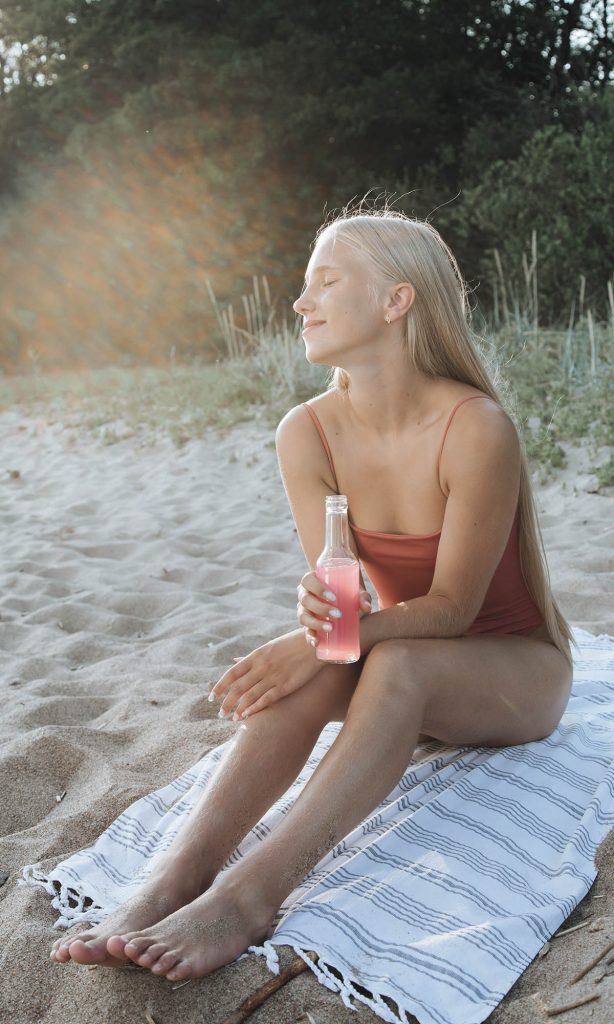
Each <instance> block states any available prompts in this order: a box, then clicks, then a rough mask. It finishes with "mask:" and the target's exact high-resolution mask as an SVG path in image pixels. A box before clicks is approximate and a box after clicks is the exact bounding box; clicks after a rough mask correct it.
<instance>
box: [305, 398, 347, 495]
mask: <svg viewBox="0 0 614 1024" xmlns="http://www.w3.org/2000/svg"><path fill="white" fill-rule="evenodd" d="M302 404H303V406H304V407H305V409H306V410H307V412H308V413H309V415H310V416H311V418H312V420H313V422H314V423H315V425H316V429H317V431H318V434H319V435H320V438H321V440H322V444H323V445H324V451H325V452H326V454H327V456H328V461H329V463H330V469H331V473H332V474H333V480H334V481H335V487H336V488H337V490H339V484H338V483H337V474H336V473H335V466H334V463H333V457H332V455H331V453H330V448H329V446H328V441H327V440H326V434H325V433H324V431H323V429H322V424H321V423H320V421H319V419H318V417H317V416H316V412H315V409H313V408H312V407H311V406H310V405H309V403H308V402H303V403H302Z"/></svg>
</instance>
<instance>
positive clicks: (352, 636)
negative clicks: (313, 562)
mask: <svg viewBox="0 0 614 1024" xmlns="http://www.w3.org/2000/svg"><path fill="white" fill-rule="evenodd" d="M358 570H359V566H358V562H357V561H356V560H355V559H351V560H350V559H345V558H335V559H331V560H330V563H329V564H324V565H319V566H317V568H316V576H317V577H318V579H319V580H321V581H322V583H324V584H325V586H326V588H327V589H328V590H332V592H333V594H334V595H335V596H336V598H337V600H336V601H330V602H328V603H329V604H330V606H331V608H338V609H339V611H341V612H343V615H342V617H341V618H340V619H330V620H329V621H330V622H331V624H332V627H333V628H332V630H331V632H330V633H324V632H320V631H318V646H317V647H316V657H317V658H319V659H320V660H321V661H330V662H333V663H336V664H338V665H347V664H350V663H351V662H354V661H358V659H359V658H360V631H359V623H360V616H359V607H360V604H359V597H358V592H359V589H360V580H359V576H358Z"/></svg>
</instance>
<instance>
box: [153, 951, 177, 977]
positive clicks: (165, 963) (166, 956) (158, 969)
mask: <svg viewBox="0 0 614 1024" xmlns="http://www.w3.org/2000/svg"><path fill="white" fill-rule="evenodd" d="M178 960H179V956H178V954H177V953H168V952H167V953H163V954H162V956H161V957H160V959H159V960H156V962H155V964H154V965H153V967H152V968H151V969H152V972H153V973H154V974H166V973H167V971H170V970H171V968H172V967H174V966H175V964H176V963H177V961H178Z"/></svg>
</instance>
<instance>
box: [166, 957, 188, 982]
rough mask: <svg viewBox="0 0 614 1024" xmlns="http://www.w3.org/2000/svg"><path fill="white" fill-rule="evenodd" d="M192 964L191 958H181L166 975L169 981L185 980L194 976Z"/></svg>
mask: <svg viewBox="0 0 614 1024" xmlns="http://www.w3.org/2000/svg"><path fill="white" fill-rule="evenodd" d="M192 974H193V972H192V965H191V964H190V962H189V960H180V961H179V963H178V964H175V966H174V967H173V968H172V970H170V971H168V973H167V975H166V977H167V978H168V980H169V981H185V980H186V978H191V977H192Z"/></svg>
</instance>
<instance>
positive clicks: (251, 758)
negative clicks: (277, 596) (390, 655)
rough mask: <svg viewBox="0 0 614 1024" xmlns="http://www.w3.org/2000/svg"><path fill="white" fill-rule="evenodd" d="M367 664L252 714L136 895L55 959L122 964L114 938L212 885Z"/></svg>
mask: <svg viewBox="0 0 614 1024" xmlns="http://www.w3.org/2000/svg"><path fill="white" fill-rule="evenodd" d="M363 664H364V658H362V659H360V661H358V662H356V663H355V664H353V665H323V667H322V668H321V669H320V671H319V672H318V673H317V675H316V676H314V678H313V679H312V680H311V681H310V682H309V683H307V684H306V685H305V686H303V687H302V688H301V689H300V690H296V691H295V692H294V693H292V694H290V695H289V696H288V697H285V698H284V699H283V700H280V701H277V702H276V703H275V704H273V705H271V707H269V708H266V709H265V710H264V711H261V712H259V713H258V714H256V715H254V716H253V717H251V718H247V719H246V720H245V722H244V723H243V724H242V725H241V726H240V727H239V728H238V730H237V735H236V737H235V740H234V743H233V744H232V746H231V747H230V750H229V751H228V753H227V754H226V756H225V757H224V759H223V761H222V762H221V764H220V765H218V769H217V771H216V773H215V775H214V776H213V778H212V779H211V780H210V782H209V784H208V786H207V788H206V790H205V792H204V793H203V794H202V796H201V798H200V800H199V801H198V803H197V804H196V806H195V807H194V809H193V811H192V812H191V814H190V816H189V818H188V819H187V821H186V822H185V825H184V826H183V828H182V829H181V831H180V832H179V834H178V835H177V837H176V839H175V840H174V842H173V844H172V846H171V848H170V849H169V850H168V851H166V853H165V854H164V855H163V856H162V857H160V859H159V860H158V862H157V864H156V865H155V866H154V869H153V872H152V875H151V876H150V878H149V879H148V881H147V882H146V883H145V884H144V885H143V886H142V888H141V889H140V890H139V892H138V893H137V895H136V896H135V897H134V898H133V899H132V900H130V901H128V902H127V903H125V904H123V906H121V907H120V908H118V910H117V911H115V912H114V913H113V914H111V915H109V917H108V918H106V919H105V920H104V921H103V922H101V923H100V924H99V925H96V926H95V927H94V928H93V929H89V930H87V931H85V932H83V933H82V934H78V935H74V936H69V937H65V938H62V939H58V940H57V942H56V943H54V945H53V947H52V950H51V957H52V959H54V960H55V961H56V962H58V963H67V962H68V961H69V960H70V959H73V960H76V961H77V962H78V963H85V964H93V963H98V964H100V963H106V964H108V965H109V966H110V965H117V963H118V961H117V959H116V958H115V959H113V958H112V957H110V956H109V955H108V952H107V948H106V944H107V939H108V938H109V937H110V936H111V935H117V934H118V933H122V932H127V931H134V930H135V929H141V928H147V927H150V926H151V925H153V924H155V923H156V922H157V921H159V920H161V919H162V918H163V917H167V916H168V915H169V914H172V913H173V912H174V911H176V910H178V909H179V907H182V906H184V905H185V903H189V902H191V901H192V900H194V899H195V898H196V897H197V896H199V895H200V894H201V893H203V892H204V891H205V890H206V889H208V888H209V886H210V885H211V884H212V882H213V880H214V879H215V877H216V875H217V874H218V872H219V870H220V868H221V867H222V865H223V864H224V863H225V862H226V861H227V860H228V857H229V856H230V855H231V854H232V852H233V851H234V850H235V849H236V848H237V846H238V845H239V843H240V842H241V840H242V839H243V838H244V837H245V836H246V835H247V833H248V832H249V831H250V830H251V829H252V828H253V827H254V825H256V824H257V822H258V821H260V819H261V818H262V817H264V815H265V814H266V812H267V811H268V810H269V808H270V807H271V806H272V805H273V804H274V803H275V801H276V800H278V799H279V797H280V796H282V795H283V793H285V792H286V790H287V789H288V788H289V787H290V785H291V784H292V783H293V782H294V780H295V779H296V777H297V775H299V773H300V772H301V770H302V769H303V767H304V765H305V763H306V761H307V759H308V757H309V755H310V754H311V751H312V750H313V748H314V746H315V743H316V741H317V739H318V737H319V735H320V733H321V731H322V729H323V728H324V726H325V725H326V724H327V722H330V721H343V719H344V718H345V714H346V711H347V708H348V706H349V704H350V701H351V699H352V695H353V693H354V689H355V687H356V683H357V681H358V678H359V675H360V671H361V669H362V666H363Z"/></svg>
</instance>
